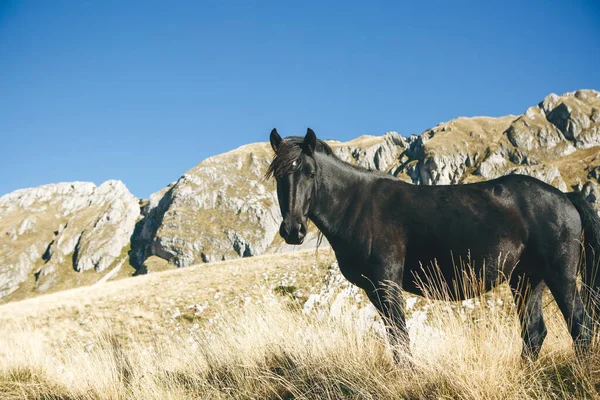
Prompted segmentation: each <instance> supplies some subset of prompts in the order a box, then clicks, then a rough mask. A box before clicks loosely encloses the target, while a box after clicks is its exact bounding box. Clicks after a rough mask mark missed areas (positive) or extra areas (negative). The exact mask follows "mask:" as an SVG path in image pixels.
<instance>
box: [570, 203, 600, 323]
mask: <svg viewBox="0 0 600 400" xmlns="http://www.w3.org/2000/svg"><path fill="white" fill-rule="evenodd" d="M566 195H567V197H568V198H569V200H571V203H573V205H574V206H575V208H576V209H577V211H578V212H579V216H580V217H581V226H582V229H583V250H582V255H584V256H585V264H582V266H581V272H582V273H581V275H582V280H583V284H584V288H583V294H584V300H585V303H586V307H587V308H588V310H589V311H590V313H591V314H592V315H594V319H595V320H598V318H600V303H599V302H598V301H599V300H600V273H599V271H598V265H599V264H598V263H599V262H600V217H598V213H597V212H596V210H595V209H594V208H593V207H592V205H591V204H590V203H588V202H587V201H586V200H585V198H584V197H583V195H582V194H581V193H579V192H570V193H566Z"/></svg>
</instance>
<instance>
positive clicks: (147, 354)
mask: <svg viewBox="0 0 600 400" xmlns="http://www.w3.org/2000/svg"><path fill="white" fill-rule="evenodd" d="M464 281H465V282H471V284H474V283H473V282H474V281H471V280H469V279H465V280H464ZM464 289H465V290H470V291H472V293H474V294H475V295H476V297H475V298H474V299H473V300H471V301H467V302H463V303H456V302H454V303H452V302H445V301H434V300H432V298H433V293H432V292H431V291H430V292H426V293H428V296H426V297H425V298H423V299H420V300H419V304H420V306H419V308H418V309H417V310H416V311H413V312H412V314H411V320H410V323H411V326H410V334H411V354H410V355H407V360H408V361H407V363H406V364H405V365H395V364H394V363H393V361H392V356H391V351H390V348H389V344H388V343H387V342H386V339H385V336H384V335H382V333H381V329H378V328H377V326H378V325H377V324H374V325H365V324H364V323H363V322H361V320H360V319H358V318H356V313H354V312H353V311H352V310H351V309H347V310H346V312H344V313H342V314H341V316H340V317H335V318H334V317H331V316H330V314H329V313H308V314H307V313H304V312H302V310H301V309H299V308H298V307H290V306H289V305H288V304H286V303H285V302H283V301H279V302H274V303H272V304H271V305H269V306H268V307H265V306H263V307H258V306H256V305H247V306H244V307H243V309H240V310H228V311H227V310H223V311H222V312H221V314H222V315H223V318H222V319H221V320H219V321H218V322H215V323H213V324H212V325H207V326H206V327H204V328H201V329H199V330H196V331H194V333H193V334H192V333H190V332H187V333H179V334H176V335H173V336H170V337H157V338H154V340H153V341H152V342H151V343H150V344H148V342H147V341H145V342H144V343H143V344H142V343H141V342H138V341H137V340H136V333H135V332H128V333H126V334H125V333H123V332H112V331H111V329H110V326H109V325H107V327H106V328H105V329H103V330H101V331H100V332H98V334H97V335H96V337H95V338H94V340H93V341H92V343H93V345H92V346H90V345H87V346H86V347H85V348H84V347H83V346H82V344H81V343H77V342H76V341H72V342H67V343H63V344H62V345H61V346H52V347H51V346H49V345H45V344H44V343H45V340H44V339H45V338H42V337H40V336H39V334H37V333H36V332H34V331H31V330H28V329H24V330H23V331H15V332H5V333H3V336H2V337H1V338H0V393H2V398H3V399H131V398H136V399H187V398H206V399H231V398H235V399H238V398H240V399H340V398H350V399H382V398H405V399H439V398H447V399H556V398H595V397H598V389H600V356H598V352H597V351H595V352H594V353H593V354H592V355H590V356H589V358H587V359H586V360H583V361H578V360H575V358H574V355H573V350H572V343H571V338H570V337H569V335H568V333H567V331H566V326H565V323H564V321H563V320H562V316H561V315H560V313H559V312H557V309H556V308H555V306H554V304H553V303H552V302H551V301H547V304H546V306H545V314H546V316H547V318H546V319H547V322H548V330H549V335H548V339H547V341H546V343H545V344H544V348H543V351H542V354H541V356H540V358H539V359H538V360H537V361H535V362H527V361H522V360H521V359H520V352H521V338H520V333H519V326H518V322H517V318H516V315H515V314H516V313H515V310H514V306H513V305H512V301H511V299H510V295H509V294H508V290H507V289H506V288H504V287H501V288H499V289H498V290H495V291H493V292H491V293H484V292H482V291H481V290H480V289H478V288H476V287H469V288H467V287H465V288H464ZM430 290H434V289H432V288H431V286H430ZM435 290H437V289H435ZM439 295H440V293H436V294H435V297H436V298H437V297H439ZM596 349H597V347H596Z"/></svg>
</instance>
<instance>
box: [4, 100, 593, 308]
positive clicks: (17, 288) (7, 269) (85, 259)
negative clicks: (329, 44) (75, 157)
mask: <svg viewBox="0 0 600 400" xmlns="http://www.w3.org/2000/svg"><path fill="white" fill-rule="evenodd" d="M599 110H600V93H599V92H597V91H594V90H578V91H574V92H568V93H565V94H563V95H561V96H558V95H556V94H550V95H548V96H546V97H545V98H544V99H543V100H542V101H540V102H539V103H538V104H537V105H534V106H531V107H529V108H528V109H527V110H526V111H525V112H524V113H523V114H521V115H508V116H503V117H485V116H477V117H458V118H455V119H453V120H450V121H446V122H440V123H439V124H438V125H436V126H435V127H432V128H430V129H428V130H426V131H424V132H423V133H421V134H420V135H411V136H409V137H404V136H401V135H400V134H398V133H397V132H388V133H386V134H385V135H383V136H372V135H363V136H360V137H357V138H355V139H353V140H350V141H348V142H339V141H328V143H329V144H330V145H331V147H332V148H333V150H334V152H335V154H336V155H337V156H338V157H339V158H340V159H342V160H344V161H346V162H349V163H352V164H355V165H359V166H362V167H364V168H367V169H371V170H378V171H382V172H385V173H389V174H391V175H394V176H396V177H397V178H398V179H402V180H404V181H407V182H411V183H414V184H428V185H432V184H435V185H438V184H459V183H468V182H477V181H481V180H488V179H492V178H495V177H498V176H501V175H506V174H511V173H522V174H527V175H531V176H534V177H536V178H538V179H541V180H544V181H546V182H547V183H550V184H552V185H554V186H556V187H558V188H559V189H561V190H563V191H570V190H578V191H582V192H583V193H584V194H585V196H586V198H587V199H588V200H589V201H590V202H592V203H593V204H594V205H597V203H596V200H597V199H599V198H600V191H599V190H598V179H599V178H600V111H599ZM317 134H319V133H317ZM272 156H273V154H272V150H271V148H270V146H269V144H268V143H251V144H246V145H243V146H240V147H238V148H236V149H233V150H231V151H229V152H226V153H223V154H220V155H216V156H212V157H209V158H207V159H205V160H203V161H201V162H200V163H199V164H198V165H196V166H195V167H193V168H191V169H190V170H188V171H186V172H185V173H184V174H183V175H182V176H181V177H180V178H179V179H177V180H176V181H174V182H173V183H171V184H169V185H167V186H166V187H164V188H163V189H161V190H159V191H157V192H155V193H153V194H152V195H151V196H149V198H148V199H146V200H140V199H137V198H135V197H134V196H133V195H132V194H131V193H130V192H129V190H128V189H127V187H126V186H125V184H123V183H122V182H120V181H107V182H105V183H103V184H101V185H98V186H96V185H94V184H92V183H86V182H67V183H59V184H49V185H43V186H39V187H36V188H30V189H19V190H17V191H15V192H12V193H9V194H6V195H4V196H2V197H1V198H0V217H1V218H0V233H1V232H4V234H3V235H1V236H0V298H2V297H4V298H5V299H8V300H11V299H17V298H24V297H28V296H31V295H35V294H36V293H41V292H45V291H48V290H50V291H54V290H58V289H59V288H64V287H69V285H71V286H77V285H82V284H89V283H93V282H96V281H97V280H99V279H109V278H110V279H114V278H115V277H116V278H118V277H122V276H129V275H132V274H141V273H147V272H149V271H150V272H151V271H157V270H162V269H166V268H170V267H186V266H190V265H194V264H198V263H202V262H213V261H220V260H228V259H232V258H237V257H247V256H255V255H260V254H270V253H279V252H285V251H290V250H292V248H291V247H290V246H288V245H286V244H285V243H284V242H283V241H282V240H281V239H280V238H279V237H278V235H277V232H278V228H279V222H280V219H281V216H280V212H279V207H278V205H277V198H276V192H275V185H274V182H272V181H266V180H264V172H265V171H266V168H267V167H268V165H269V163H270V161H271V159H272ZM100 188H102V189H100ZM316 240H317V232H316V231H315V230H314V229H312V230H311V231H310V232H309V235H308V237H307V240H306V243H305V245H304V246H303V248H310V247H314V246H315V244H316ZM92 271H93V272H92ZM109 273H110V274H111V275H110V276H108V277H106V276H107V274H109ZM111 277H113V278H111Z"/></svg>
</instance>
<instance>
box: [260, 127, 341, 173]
mask: <svg viewBox="0 0 600 400" xmlns="http://www.w3.org/2000/svg"><path fill="white" fill-rule="evenodd" d="M304 150H305V146H304V138H303V137H300V136H290V137H287V138H285V139H283V141H282V142H281V144H280V145H279V147H278V148H277V151H276V152H275V158H273V161H272V162H271V165H269V168H268V169H267V172H266V173H265V179H269V178H271V177H275V178H281V177H283V176H286V175H288V174H290V173H291V172H292V171H293V170H294V169H295V168H297V166H296V167H295V166H294V165H293V163H294V161H296V160H298V159H300V155H301V154H302V152H303V151H304ZM315 152H318V153H324V154H326V155H328V156H334V155H333V150H331V147H329V145H328V144H327V143H325V142H324V141H322V140H320V139H317V146H316V147H315ZM334 157H335V156H334Z"/></svg>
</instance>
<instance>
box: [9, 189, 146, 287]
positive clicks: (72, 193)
mask: <svg viewBox="0 0 600 400" xmlns="http://www.w3.org/2000/svg"><path fill="white" fill-rule="evenodd" d="M139 213H140V208H139V204H138V200H137V199H136V198H135V197H134V196H133V195H132V194H131V193H130V192H129V191H128V190H127V188H126V187H125V185H124V184H123V183H122V182H120V181H107V182H105V183H103V184H102V185H100V186H98V187H96V185H94V184H93V183H87V182H73V183H58V184H52V185H45V186H40V187H37V188H32V189H22V190H17V191H15V192H13V193H10V194H7V195H6V196H3V197H2V198H0V233H3V234H2V235H1V236H0V297H2V296H6V295H8V294H10V293H12V292H14V291H16V290H17V289H18V288H19V286H21V284H23V283H27V284H29V286H28V287H27V288H26V289H27V290H32V289H34V288H35V289H37V290H38V291H45V290H47V289H49V288H50V287H52V286H53V285H54V284H56V283H57V282H58V280H59V279H62V280H65V279H67V278H66V276H67V275H68V274H76V273H78V272H79V273H81V272H84V271H88V270H94V271H96V272H103V271H105V270H106V269H107V268H109V267H110V266H111V265H113V264H114V263H115V262H116V261H119V260H120V259H122V258H125V257H127V254H126V252H125V254H123V251H124V249H127V248H128V247H129V241H130V238H131V234H132V233H133V229H134V227H135V223H136V220H137V218H138V216H139ZM98 279H100V276H98Z"/></svg>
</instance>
